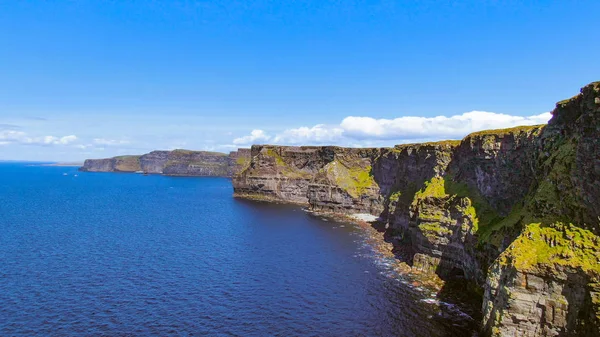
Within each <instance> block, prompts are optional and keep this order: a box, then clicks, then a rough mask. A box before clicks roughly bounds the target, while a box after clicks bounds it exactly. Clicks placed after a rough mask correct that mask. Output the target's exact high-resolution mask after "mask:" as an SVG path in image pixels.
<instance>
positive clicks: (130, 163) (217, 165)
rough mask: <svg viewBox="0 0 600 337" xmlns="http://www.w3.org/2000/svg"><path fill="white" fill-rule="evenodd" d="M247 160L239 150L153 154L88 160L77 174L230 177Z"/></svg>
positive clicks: (246, 156)
mask: <svg viewBox="0 0 600 337" xmlns="http://www.w3.org/2000/svg"><path fill="white" fill-rule="evenodd" d="M249 160H250V149H239V150H238V151H233V152H230V153H229V154H225V153H219V152H206V151H189V150H173V151H152V152H150V153H147V154H144V155H141V156H119V157H113V158H107V159H87V160H86V161H85V163H84V164H83V166H82V167H81V168H80V171H86V172H143V173H151V174H164V175H170V176H219V177H231V176H232V175H233V174H234V173H237V172H239V171H240V170H241V169H242V168H243V167H245V166H247V163H248V162H249Z"/></svg>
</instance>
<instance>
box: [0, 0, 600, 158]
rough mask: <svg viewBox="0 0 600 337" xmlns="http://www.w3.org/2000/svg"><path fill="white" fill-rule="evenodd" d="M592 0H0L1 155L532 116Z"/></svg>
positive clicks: (576, 82)
mask: <svg viewBox="0 0 600 337" xmlns="http://www.w3.org/2000/svg"><path fill="white" fill-rule="evenodd" d="M598 13H600V2H598V1H526V2H521V1H518V2H517V1H457V2H441V1H418V3H417V2H413V1H385V0H384V1H349V0H345V1H341V0H340V1H324V0H321V1H52V2H50V1H0V43H1V47H0V159H17V160H58V161H66V160H81V159H84V158H97V157H108V156H113V155H118V154H126V153H143V152H148V151H150V150H153V149H173V148H189V149H198V150H202V149H205V150H216V151H229V150H231V149H233V148H235V147H238V146H247V145H249V144H251V143H278V144H337V145H345V146H389V145H393V144H397V143H402V142H413V141H422V140H434V139H442V138H460V137H462V136H464V135H465V134H467V133H469V132H471V131H475V130H478V129H482V128H490V127H492V128H493V127H505V126H511V125H516V124H532V123H543V122H545V121H546V120H547V119H548V118H549V115H548V114H547V112H548V111H550V110H551V109H552V108H553V106H554V103H555V102H556V101H558V100H561V99H564V98H567V97H570V96H572V95H574V94H576V93H577V92H578V90H579V88H580V87H581V86H583V85H585V84H587V83H589V82H592V81H597V80H600V63H599V62H598V55H600V44H599V43H598V34H597V29H596V24H595V23H596V22H597V15H598Z"/></svg>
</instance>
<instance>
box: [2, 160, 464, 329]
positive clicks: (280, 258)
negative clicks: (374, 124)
mask: <svg viewBox="0 0 600 337" xmlns="http://www.w3.org/2000/svg"><path fill="white" fill-rule="evenodd" d="M0 228H1V234H0V335H1V336H434V337H435V336H468V335H470V334H471V333H472V327H471V326H470V325H469V324H468V323H464V322H462V321H460V320H457V319H456V317H452V316H453V315H452V313H451V310H450V311H449V309H447V308H446V309H447V310H443V308H442V309H440V306H439V305H437V304H436V303H434V302H435V301H434V300H433V299H431V298H430V297H431V295H430V294H428V293H426V292H423V291H420V290H419V289H416V288H415V287H412V286H411V285H410V283H409V282H406V281H404V280H403V279H402V278H401V276H398V275H395V274H394V273H393V272H392V271H391V270H390V268H389V267H388V266H389V263H387V262H386V261H383V260H382V259H381V258H380V257H378V255H377V254H376V253H375V252H374V251H373V250H372V249H371V248H370V247H369V245H368V244H366V243H365V242H366V239H365V237H364V230H363V229H361V228H359V227H356V226H353V225H351V224H343V223H339V222H334V221H327V220H326V219H324V218H321V217H319V216H316V215H313V214H310V213H308V212H306V211H304V210H303V209H302V208H301V207H298V206H289V205H278V204H268V203H261V202H251V201H244V200H238V199H234V198H232V186H231V182H230V180H229V179H226V178H182V177H165V176H157V175H150V176H144V175H138V174H116V173H83V172H77V169H76V168H74V167H50V166H40V165H34V164H28V163H2V164H0ZM450 307H451V306H450ZM449 312H450V313H449Z"/></svg>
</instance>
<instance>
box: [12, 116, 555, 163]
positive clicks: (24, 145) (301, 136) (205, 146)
mask: <svg viewBox="0 0 600 337" xmlns="http://www.w3.org/2000/svg"><path fill="white" fill-rule="evenodd" d="M551 117H552V115H551V114H550V113H549V112H546V113H542V114H538V115H531V116H514V115H508V114H501V113H493V112H486V111H471V112H466V113H463V114H460V115H453V116H449V117H447V116H436V117H416V116H404V117H399V118H395V119H377V118H373V117H365V116H362V117H357V116H348V117H345V118H343V119H342V121H341V122H340V123H338V124H332V125H327V124H316V125H314V126H299V127H292V128H285V127H282V128H281V129H277V128H269V129H267V130H263V129H261V128H258V126H253V125H250V126H248V127H242V128H239V127H235V126H234V127H233V128H232V129H229V130H221V131H214V132H212V133H211V131H209V129H206V128H203V126H202V125H201V123H200V124H198V123H199V121H198V122H196V121H195V120H189V119H184V118H183V117H176V116H165V117H164V118H163V119H161V120H158V121H156V122H153V123H151V122H148V121H146V122H145V123H146V124H144V125H141V124H140V125H136V127H134V128H132V127H131V125H132V124H131V121H130V120H129V119H128V118H124V119H123V120H119V119H118V118H114V119H111V120H110V121H108V122H104V123H105V124H101V123H100V122H97V121H94V122H89V121H88V122H86V123H84V124H77V122H76V121H75V120H71V119H63V120H61V121H60V122H58V121H57V122H56V123H54V122H51V121H43V122H40V121H36V122H35V123H34V124H29V125H25V124H22V125H19V124H18V123H15V122H14V121H11V120H7V121H6V122H7V123H3V124H2V123H0V153H1V154H2V156H1V157H0V159H22V160H66V161H71V160H83V159H86V158H104V157H112V156H115V155H123V154H141V153H146V152H150V151H152V150H157V149H159V150H173V149H176V148H187V149H191V150H207V151H222V152H227V151H230V150H234V149H236V148H240V147H249V146H250V145H253V144H277V145H338V146H348V147H379V146H393V145H396V144H402V143H415V142H426V141H436V140H444V139H461V138H463V137H464V136H466V135H467V134H469V133H471V132H476V131H481V130H486V129H500V128H509V127H513V126H519V125H535V124H544V123H547V122H548V120H549V119H550V118H551ZM166 121H168V122H169V123H171V124H168V125H167V124H165V123H166ZM0 122H5V121H2V120H0ZM165 125H167V126H165ZM252 127H254V128H253V129H252ZM232 130H235V132H232ZM225 131H227V132H225ZM244 132H249V133H247V134H245V135H244ZM56 134H58V135H56ZM232 138H233V139H232Z"/></svg>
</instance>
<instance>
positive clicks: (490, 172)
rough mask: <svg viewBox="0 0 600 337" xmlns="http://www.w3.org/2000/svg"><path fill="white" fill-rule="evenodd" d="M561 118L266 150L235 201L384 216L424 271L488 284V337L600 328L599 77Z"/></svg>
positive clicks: (242, 178)
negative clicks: (389, 140) (374, 142)
mask: <svg viewBox="0 0 600 337" xmlns="http://www.w3.org/2000/svg"><path fill="white" fill-rule="evenodd" d="M552 114H553V117H552V119H551V120H550V121H549V123H548V124H547V125H538V126H524V127H517V128H511V129H502V130H489V131H483V132H477V133H474V134H471V135H468V136H467V137H465V138H464V139H463V140H461V141H442V142H433V143H424V144H407V145H399V146H396V147H394V148H373V149H351V148H340V147H331V146H325V147H309V146H302V147H285V146H271V145H255V146H252V149H251V154H250V159H249V160H248V163H247V165H246V166H245V167H244V168H243V169H242V170H241V171H240V172H239V173H238V174H236V175H235V176H234V178H233V184H234V195H235V196H237V197H246V198H254V199H263V200H276V201H284V202H293V203H299V204H303V205H306V206H308V207H309V208H311V209H313V210H317V211H329V212H336V213H343V214H352V213H370V214H373V215H376V216H378V217H379V218H380V219H381V222H382V223H383V224H384V225H385V226H384V227H385V231H386V236H387V237H388V238H391V239H392V240H393V242H394V244H395V247H396V248H397V249H398V250H399V251H402V252H403V254H399V255H398V256H399V257H400V258H403V259H405V260H406V262H407V263H408V264H409V265H411V267H412V269H413V270H418V271H425V272H431V273H436V274H438V275H440V276H441V277H443V278H446V279H449V278H457V277H458V278H464V279H465V280H466V281H469V282H472V283H473V284H474V287H475V288H476V289H479V290H480V291H481V293H482V294H483V296H482V297H483V299H482V315H483V321H482V331H483V333H484V335H486V336H598V335H600V328H599V327H600V218H599V216H600V82H595V83H591V84H589V85H587V86H585V87H584V88H582V89H581V92H580V93H579V94H578V95H576V96H575V97H572V98H570V99H567V100H564V101H561V102H559V103H557V104H556V108H555V109H554V110H553V112H552Z"/></svg>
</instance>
